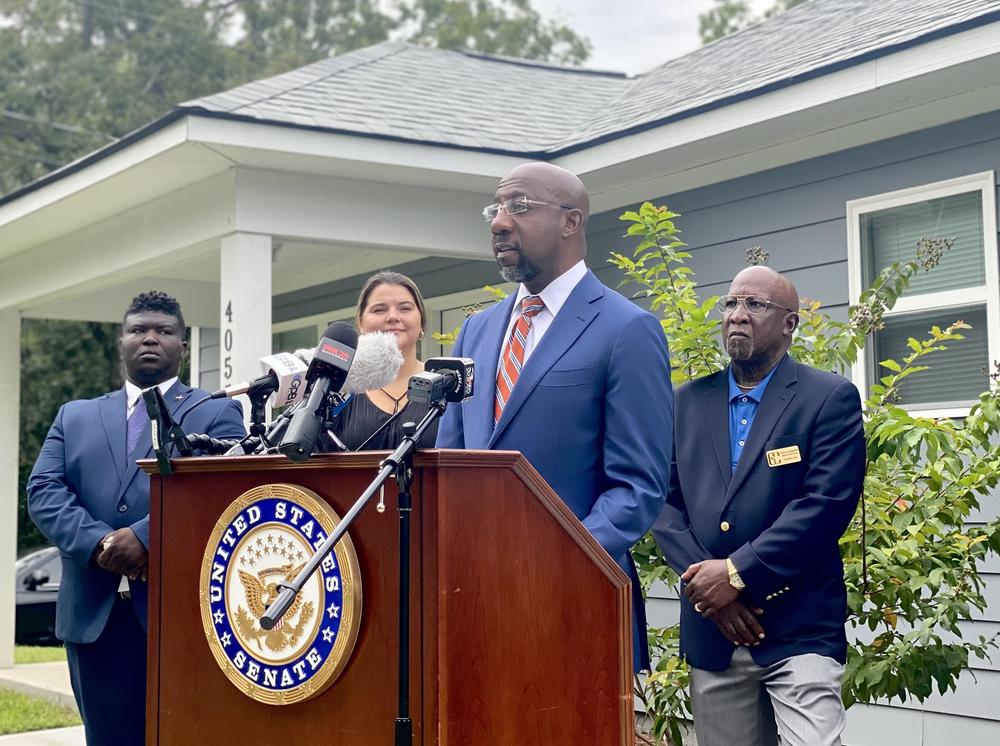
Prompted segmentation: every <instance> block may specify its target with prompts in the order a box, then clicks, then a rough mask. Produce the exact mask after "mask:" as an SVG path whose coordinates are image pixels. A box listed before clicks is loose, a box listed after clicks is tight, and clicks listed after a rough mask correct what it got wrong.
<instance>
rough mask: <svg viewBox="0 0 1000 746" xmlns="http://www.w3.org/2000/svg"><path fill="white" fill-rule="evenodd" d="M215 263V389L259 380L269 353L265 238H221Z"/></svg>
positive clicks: (246, 235)
mask: <svg viewBox="0 0 1000 746" xmlns="http://www.w3.org/2000/svg"><path fill="white" fill-rule="evenodd" d="M220 259H221V270H222V271H221V282H220V287H219V291H220V300H221V306H220V311H221V315H220V323H219V385H220V386H228V385H229V384H231V383H238V382H239V381H244V380H248V379H253V378H256V377H257V376H259V375H260V362H259V360H260V358H262V357H263V356H265V355H270V354H271V237H270V236H262V235H258V234H254V233H233V234H232V235H229V236H226V237H225V238H223V239H222V246H221V251H220ZM243 410H244V414H247V415H249V411H248V406H247V402H246V401H245V400H244V403H243Z"/></svg>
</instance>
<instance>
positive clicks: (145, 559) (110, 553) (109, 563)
mask: <svg viewBox="0 0 1000 746" xmlns="http://www.w3.org/2000/svg"><path fill="white" fill-rule="evenodd" d="M94 561H95V562H96V563H97V566H98V567H100V568H101V569H103V570H107V571H108V572H110V573H113V574H115V575H124V576H126V577H127V578H128V579H129V580H142V581H143V582H145V581H146V575H147V572H148V570H149V552H148V551H147V550H146V547H145V546H143V543H142V542H141V541H139V538H138V537H137V536H136V535H135V533H134V532H133V531H132V529H130V528H120V529H118V530H117V531H112V532H111V533H110V534H108V535H107V536H105V537H104V538H103V539H102V540H101V543H100V544H98V545H97V547H96V548H95V549H94Z"/></svg>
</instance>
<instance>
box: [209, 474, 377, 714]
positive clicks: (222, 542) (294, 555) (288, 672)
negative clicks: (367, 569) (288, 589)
mask: <svg viewBox="0 0 1000 746" xmlns="http://www.w3.org/2000/svg"><path fill="white" fill-rule="evenodd" d="M339 522H340V517H339V516H337V514H336V513H334V512H333V511H332V510H331V509H330V507H329V506H328V505H327V504H326V503H325V502H323V501H322V500H321V499H320V498H319V496H317V495H316V493H314V492H312V491H310V490H308V489H305V488H304V487H297V486H295V485H291V484H268V485H262V486H260V487H255V488H253V489H252V490H249V491H248V492H244V493H243V494H242V495H240V496H239V497H238V498H236V500H234V501H233V502H232V503H231V504H230V506H229V507H228V508H227V509H226V510H225V512H224V513H223V514H222V517H221V518H219V521H218V522H217V523H216V524H215V529H214V530H213V531H212V535H211V537H210V538H209V540H208V545H207V546H206V547H205V554H204V558H203V559H202V563H201V584H200V606H201V621H202V625H203V627H204V629H205V637H206V638H207V639H208V645H209V647H210V648H211V649H212V655H213V656H214V657H215V660H216V662H217V663H218V664H219V666H220V668H222V671H223V673H225V675H226V677H227V678H228V679H229V680H230V681H231V682H232V683H233V684H234V685H235V686H236V687H237V688H238V689H239V690H240V691H242V692H243V693H244V694H246V695H247V696H248V697H252V698H253V699H255V700H257V701H258V702H263V703H266V704H272V705H287V704H292V703H294V702H302V701H304V700H307V699H310V698H312V697H315V696H316V695H317V694H319V693H320V692H322V691H323V690H324V689H326V688H327V687H328V686H330V684H332V683H333V682H334V681H335V680H336V679H337V677H338V676H339V675H340V674H341V672H342V671H343V670H344V668H345V667H346V665H347V662H348V660H349V659H350V657H351V652H352V651H353V650H354V643H355V641H356V640H357V637H358V628H359V626H360V622H361V572H360V569H359V567H358V559H357V555H356V553H355V551H354V545H353V544H352V543H351V539H350V537H349V536H348V535H345V536H344V537H343V538H342V539H341V540H340V542H338V544H337V547H336V548H335V550H334V551H333V552H332V553H331V554H329V555H328V556H327V557H326V558H325V559H324V560H323V562H322V563H321V564H320V566H319V568H318V569H317V571H316V572H315V573H314V574H313V576H312V577H311V578H310V579H309V580H308V581H307V582H306V584H305V585H304V586H303V587H302V591H301V592H300V593H299V594H298V596H297V597H296V599H295V601H294V602H293V603H292V605H291V606H290V607H289V609H288V611H287V612H286V613H285V615H284V616H283V617H282V618H281V619H280V620H278V623H277V624H276V625H275V626H274V628H273V629H270V630H265V629H263V628H261V626H260V621H259V620H260V617H261V616H262V615H263V614H264V611H265V610H266V609H267V607H268V606H269V605H270V604H271V602H272V601H274V599H275V597H276V596H277V594H278V592H279V589H278V585H279V584H280V583H283V582H291V581H292V580H294V579H295V577H296V576H297V575H298V574H299V572H300V571H301V570H302V568H303V567H304V566H305V564H306V562H308V561H309V558H310V557H311V556H312V554H313V553H314V552H315V550H316V549H318V548H319V547H320V546H321V545H322V543H323V542H324V541H325V540H326V537H327V536H329V535H330V533H331V532H332V531H333V530H334V528H335V527H336V526H337V524H338V523H339Z"/></svg>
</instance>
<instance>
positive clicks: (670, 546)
mask: <svg viewBox="0 0 1000 746" xmlns="http://www.w3.org/2000/svg"><path fill="white" fill-rule="evenodd" d="M673 450H674V453H673V457H672V458H671V459H670V487H669V488H668V489H667V500H666V503H665V504H664V506H663V511H662V512H661V513H660V517H659V518H657V519H656V523H655V524H654V525H653V535H654V536H655V537H656V543H657V544H658V545H659V547H660V551H662V552H663V556H664V557H666V558H667V562H668V563H669V564H670V567H671V568H673V570H674V572H676V573H677V574H678V575H682V574H683V573H684V571H685V570H687V569H688V567H690V566H691V565H693V564H694V563H695V562H701V561H702V560H706V559H711V558H712V553H711V552H709V551H708V550H707V549H706V548H705V546H704V545H703V544H702V543H701V541H700V540H699V539H698V537H697V536H695V533H694V531H692V530H691V522H690V520H689V519H688V512H687V507H686V506H685V504H684V493H683V492H682V491H681V484H680V478H679V476H678V474H677V449H676V448H674V449H673Z"/></svg>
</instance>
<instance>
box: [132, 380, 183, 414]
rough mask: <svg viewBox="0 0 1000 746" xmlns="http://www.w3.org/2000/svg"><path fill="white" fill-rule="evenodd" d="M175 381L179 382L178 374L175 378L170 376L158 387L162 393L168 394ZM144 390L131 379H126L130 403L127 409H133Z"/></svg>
mask: <svg viewBox="0 0 1000 746" xmlns="http://www.w3.org/2000/svg"><path fill="white" fill-rule="evenodd" d="M175 383H177V376H174V377H173V378H168V379H167V380H166V381H163V383H161V384H159V385H158V386H157V387H156V388H158V389H159V390H160V393H161V394H163V395H164V396H166V395H167V392H168V391H169V390H170V387H171V386H173V385H174V384H175ZM142 391H143V390H142V389H141V388H139V387H138V386H136V385H135V384H134V383H132V382H131V381H125V399H126V401H127V403H128V407H127V409H128V410H129V411H131V410H132V408H133V407H134V406H135V403H136V402H137V401H138V400H139V397H140V396H142Z"/></svg>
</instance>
